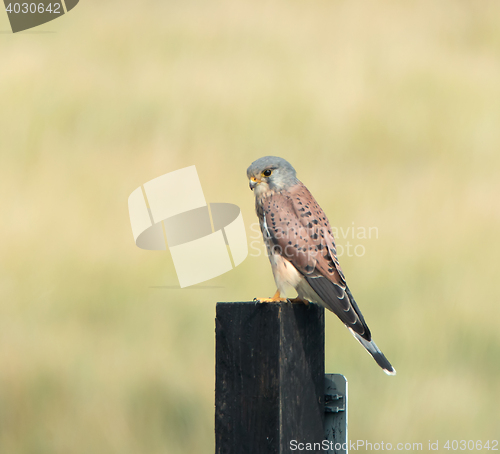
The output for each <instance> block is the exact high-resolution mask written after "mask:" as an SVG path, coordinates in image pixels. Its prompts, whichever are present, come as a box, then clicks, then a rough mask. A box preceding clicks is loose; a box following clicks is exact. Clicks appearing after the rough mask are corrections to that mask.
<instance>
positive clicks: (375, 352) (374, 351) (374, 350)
mask: <svg viewBox="0 0 500 454" xmlns="http://www.w3.org/2000/svg"><path fill="white" fill-rule="evenodd" d="M349 331H350V332H351V333H352V335H353V336H354V337H355V338H356V339H357V340H358V341H359V343H360V344H361V345H362V346H363V347H365V348H366V351H367V352H368V353H369V354H370V355H372V356H373V359H374V360H375V361H376V362H377V364H378V365H379V366H380V367H381V368H382V369H384V372H385V373H386V374H387V375H396V369H394V367H392V365H391V363H390V362H389V361H388V360H387V358H386V357H385V356H384V354H383V353H382V352H381V351H380V349H379V348H378V347H377V344H375V342H373V341H367V340H366V339H363V338H362V337H361V336H360V335H359V334H358V333H355V332H354V331H353V330H352V329H350V328H349Z"/></svg>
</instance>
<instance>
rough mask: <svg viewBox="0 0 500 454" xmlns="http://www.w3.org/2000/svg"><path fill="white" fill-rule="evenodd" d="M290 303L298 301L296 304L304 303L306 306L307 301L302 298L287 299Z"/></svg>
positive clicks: (307, 304)
mask: <svg viewBox="0 0 500 454" xmlns="http://www.w3.org/2000/svg"><path fill="white" fill-rule="evenodd" d="M288 301H289V302H290V303H298V304H305V305H306V306H309V301H307V300H304V299H302V298H299V297H297V298H292V299H289V300H288Z"/></svg>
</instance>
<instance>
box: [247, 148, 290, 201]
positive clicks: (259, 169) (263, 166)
mask: <svg viewBox="0 0 500 454" xmlns="http://www.w3.org/2000/svg"><path fill="white" fill-rule="evenodd" d="M295 175H296V173H295V169H294V168H293V167H292V165H291V164H290V163H289V162H288V161H285V160H284V159H283V158H278V157H276V156H265V157H263V158H260V159H257V161H255V162H252V164H251V165H250V167H249V168H248V169H247V176H248V179H249V181H250V189H252V191H253V190H254V189H255V195H256V196H258V195H261V194H264V193H267V192H269V191H283V190H287V189H288V188H290V187H291V186H293V185H295V184H297V183H298V181H299V180H297V177H296V176H295Z"/></svg>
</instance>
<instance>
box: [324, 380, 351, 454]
mask: <svg viewBox="0 0 500 454" xmlns="http://www.w3.org/2000/svg"><path fill="white" fill-rule="evenodd" d="M325 440H328V441H329V443H330V449H329V450H328V451H327V452H328V454H347V452H348V443H349V442H348V440H347V380H346V378H345V377H344V376H343V375H341V374H325ZM332 448H333V449H332Z"/></svg>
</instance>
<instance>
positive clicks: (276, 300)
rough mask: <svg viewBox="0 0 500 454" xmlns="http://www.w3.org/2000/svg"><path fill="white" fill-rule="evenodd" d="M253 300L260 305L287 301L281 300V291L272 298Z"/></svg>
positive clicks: (277, 291)
mask: <svg viewBox="0 0 500 454" xmlns="http://www.w3.org/2000/svg"><path fill="white" fill-rule="evenodd" d="M253 300H254V301H257V302H258V303H284V302H286V301H287V299H286V298H281V296H280V291H279V290H276V293H275V294H274V296H273V297H272V298H254V299H253Z"/></svg>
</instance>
